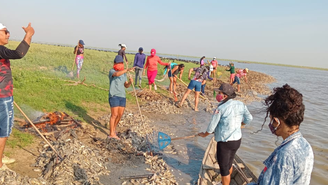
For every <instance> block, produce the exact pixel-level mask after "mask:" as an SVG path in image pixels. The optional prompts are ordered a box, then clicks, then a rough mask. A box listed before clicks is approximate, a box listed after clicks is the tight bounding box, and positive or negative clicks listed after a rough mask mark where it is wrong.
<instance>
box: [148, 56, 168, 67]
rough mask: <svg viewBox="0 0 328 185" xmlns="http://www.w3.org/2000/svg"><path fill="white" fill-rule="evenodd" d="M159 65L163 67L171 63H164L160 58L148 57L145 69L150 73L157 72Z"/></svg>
mask: <svg viewBox="0 0 328 185" xmlns="http://www.w3.org/2000/svg"><path fill="white" fill-rule="evenodd" d="M157 63H159V64H161V65H163V66H168V65H169V63H164V62H162V61H161V59H160V58H159V57H158V56H156V55H155V56H153V57H152V56H148V57H147V61H146V64H145V69H147V68H148V71H156V70H157Z"/></svg>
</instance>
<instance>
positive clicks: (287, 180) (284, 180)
mask: <svg viewBox="0 0 328 185" xmlns="http://www.w3.org/2000/svg"><path fill="white" fill-rule="evenodd" d="M313 162H314V157H313V151H312V147H311V145H310V144H309V143H308V142H307V140H306V139H305V138H304V137H303V136H302V134H301V132H300V131H298V132H296V133H294V134H292V135H290V136H289V137H287V138H286V139H285V140H284V141H283V142H282V143H281V145H280V146H279V147H278V148H276V149H275V150H274V151H273V153H272V154H271V155H270V156H269V157H268V158H267V159H266V160H265V161H264V162H263V163H264V165H265V168H264V169H263V171H262V172H261V174H260V177H259V180H258V184H260V185H278V184H287V185H288V184H294V185H296V184H297V185H308V184H310V180H311V173H312V169H313ZM253 184H254V183H253Z"/></svg>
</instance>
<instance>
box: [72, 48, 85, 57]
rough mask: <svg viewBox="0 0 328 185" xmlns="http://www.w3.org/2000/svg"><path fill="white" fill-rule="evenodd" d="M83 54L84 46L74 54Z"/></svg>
mask: <svg viewBox="0 0 328 185" xmlns="http://www.w3.org/2000/svg"><path fill="white" fill-rule="evenodd" d="M76 47H77V46H75V48H74V54H75V50H76ZM83 53H84V46H82V47H79V48H78V49H77V53H76V55H81V54H83Z"/></svg>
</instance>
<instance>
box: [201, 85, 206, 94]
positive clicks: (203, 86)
mask: <svg viewBox="0 0 328 185" xmlns="http://www.w3.org/2000/svg"><path fill="white" fill-rule="evenodd" d="M205 86H206V83H205V84H204V85H202V87H201V91H202V93H203V94H205Z"/></svg>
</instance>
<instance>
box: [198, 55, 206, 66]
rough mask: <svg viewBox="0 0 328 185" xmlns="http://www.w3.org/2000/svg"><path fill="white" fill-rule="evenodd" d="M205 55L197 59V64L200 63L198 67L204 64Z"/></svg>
mask: <svg viewBox="0 0 328 185" xmlns="http://www.w3.org/2000/svg"><path fill="white" fill-rule="evenodd" d="M204 59H205V56H202V58H200V60H199V64H200V66H199V67H202V66H204V65H205V60H204Z"/></svg>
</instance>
